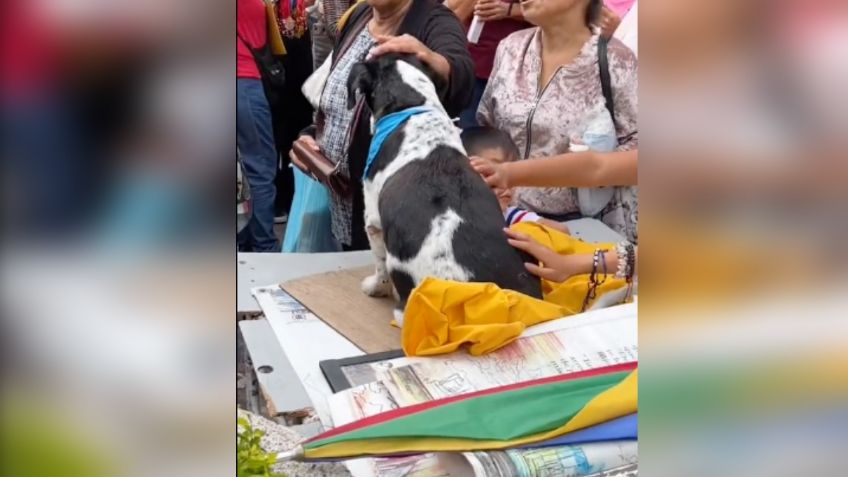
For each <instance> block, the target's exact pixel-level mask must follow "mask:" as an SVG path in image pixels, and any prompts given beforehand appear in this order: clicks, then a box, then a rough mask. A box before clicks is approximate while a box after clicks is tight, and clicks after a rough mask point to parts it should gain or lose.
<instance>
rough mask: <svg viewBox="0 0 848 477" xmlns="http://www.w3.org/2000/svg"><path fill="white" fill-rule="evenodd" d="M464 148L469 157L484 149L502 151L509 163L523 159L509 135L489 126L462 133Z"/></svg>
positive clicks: (466, 130)
mask: <svg viewBox="0 0 848 477" xmlns="http://www.w3.org/2000/svg"><path fill="white" fill-rule="evenodd" d="M460 137H461V138H462V146H463V147H465V152H467V153H468V155H469V156H475V155H477V154H479V152H480V151H482V150H483V149H495V148H497V149H501V150H503V151H504V153H506V155H507V161H509V162H512V161H516V160H518V159H520V158H521V156H520V153H519V152H518V146H516V145H515V143H514V142H513V141H512V138H510V137H509V134H507V133H505V132H504V131H501V130H500V129H495V128H490V127H487V126H475V127H471V128H467V129H465V130H464V131H462V134H461V135H460Z"/></svg>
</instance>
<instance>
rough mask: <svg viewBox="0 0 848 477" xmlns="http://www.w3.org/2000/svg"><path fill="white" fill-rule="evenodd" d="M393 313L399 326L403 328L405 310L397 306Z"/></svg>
mask: <svg viewBox="0 0 848 477" xmlns="http://www.w3.org/2000/svg"><path fill="white" fill-rule="evenodd" d="M392 314H393V315H394V318H395V323H396V324H397V327H398V328H403V310H401V309H400V308H395V309H394V310H392Z"/></svg>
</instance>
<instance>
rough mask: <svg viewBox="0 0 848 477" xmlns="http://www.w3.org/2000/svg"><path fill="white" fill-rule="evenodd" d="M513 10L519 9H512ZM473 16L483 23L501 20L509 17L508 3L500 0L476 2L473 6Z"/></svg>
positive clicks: (480, 0) (479, 0) (478, 0)
mask: <svg viewBox="0 0 848 477" xmlns="http://www.w3.org/2000/svg"><path fill="white" fill-rule="evenodd" d="M512 8H513V10H516V9H518V10H520V8H516V7H515V6H513V7H512ZM474 14H475V15H477V16H478V17H480V19H481V20H483V21H487V22H489V21H493V20H501V19H503V18H507V17H509V3H507V2H502V1H501V0H477V3H476V4H475V5H474Z"/></svg>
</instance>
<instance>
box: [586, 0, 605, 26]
mask: <svg viewBox="0 0 848 477" xmlns="http://www.w3.org/2000/svg"><path fill="white" fill-rule="evenodd" d="M603 8H604V2H603V1H601V0H589V6H588V7H587V8H586V26H587V27H589V28H590V29H591V28H592V27H594V26H595V24H597V22H598V19H599V18H600V17H601V9H603Z"/></svg>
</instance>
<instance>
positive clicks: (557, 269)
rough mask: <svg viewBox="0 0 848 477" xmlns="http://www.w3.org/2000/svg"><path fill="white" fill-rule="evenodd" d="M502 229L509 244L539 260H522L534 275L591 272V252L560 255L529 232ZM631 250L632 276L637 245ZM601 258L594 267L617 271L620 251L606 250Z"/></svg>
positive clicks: (562, 277)
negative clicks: (536, 261) (532, 261)
mask: <svg viewBox="0 0 848 477" xmlns="http://www.w3.org/2000/svg"><path fill="white" fill-rule="evenodd" d="M504 231H505V232H506V235H507V241H508V242H509V244H510V245H512V246H513V247H515V248H517V249H519V250H522V251H524V252H527V253H528V254H530V255H531V256H533V257H534V258H535V259H536V260H538V261H539V263H538V264H535V263H525V264H524V266H525V268H527V271H529V272H530V273H532V274H533V275H536V276H538V277H541V278H544V279H545V280H550V281H552V282H564V281H566V280H568V279H569V278H570V277H573V276H574V275H583V274H588V273H592V269H593V267H594V256H593V255H592V254H570V255H560V254H558V253H556V252H555V251H553V250H551V249H549V248H547V247H545V246H544V245H542V244H540V243H539V242H536V241H535V240H533V238H532V237H530V236H529V235H526V234H522V233H520V232H516V231H514V230H510V229H504ZM632 254H633V259H632V263H633V266H634V270H632V271H631V272H630V273H631V276H632V275H634V274H635V265H636V263H637V260H636V258H637V250H636V248H632ZM627 256H629V254H627ZM603 260H604V262H603V263H602V264H599V265H598V267H597V268H596V271H601V270H607V273H610V274H616V273H617V272H618V270H619V255H618V252H617V251H616V250H608V251H606V253H604V254H603ZM625 260H626V259H625Z"/></svg>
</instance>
